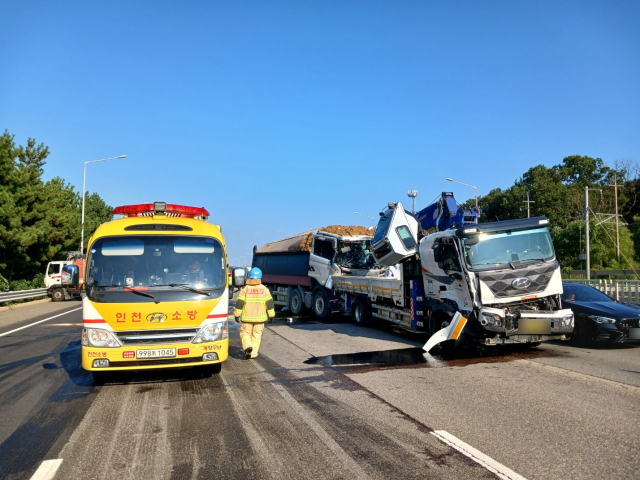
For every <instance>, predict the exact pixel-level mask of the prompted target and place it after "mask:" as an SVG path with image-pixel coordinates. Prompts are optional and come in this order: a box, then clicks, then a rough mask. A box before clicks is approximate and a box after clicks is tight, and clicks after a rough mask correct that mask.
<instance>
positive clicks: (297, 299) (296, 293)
mask: <svg viewBox="0 0 640 480" xmlns="http://www.w3.org/2000/svg"><path fill="white" fill-rule="evenodd" d="M289 303H290V306H291V313H292V314H293V315H300V314H301V313H302V311H303V310H304V300H303V299H302V294H301V293H300V290H299V289H297V288H295V289H294V290H292V292H291V299H290V301H289Z"/></svg>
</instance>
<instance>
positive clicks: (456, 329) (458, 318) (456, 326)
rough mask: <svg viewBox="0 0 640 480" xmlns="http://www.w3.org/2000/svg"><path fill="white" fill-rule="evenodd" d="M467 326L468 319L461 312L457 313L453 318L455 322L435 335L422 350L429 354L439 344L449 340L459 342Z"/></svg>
mask: <svg viewBox="0 0 640 480" xmlns="http://www.w3.org/2000/svg"><path fill="white" fill-rule="evenodd" d="M466 325H467V319H466V318H465V317H463V316H462V315H461V314H460V312H456V314H455V315H454V316H453V320H451V323H450V324H449V325H448V326H447V327H445V328H443V329H442V330H438V331H437V332H436V333H434V334H433V335H432V336H431V338H430V339H429V340H428V341H427V343H425V344H424V347H422V349H423V350H424V351H426V352H427V353H428V352H429V350H431V349H432V348H433V347H435V346H436V345H438V344H439V343H442V342H445V341H447V340H457V339H458V338H459V337H460V335H461V334H462V331H463V330H464V327H465V326H466Z"/></svg>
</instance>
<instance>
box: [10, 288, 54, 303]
mask: <svg viewBox="0 0 640 480" xmlns="http://www.w3.org/2000/svg"><path fill="white" fill-rule="evenodd" d="M46 295H47V289H46V288H36V289H34V290H18V291H16V292H4V293H0V303H5V302H13V301H14V300H27V299H30V298H38V297H44V296H46Z"/></svg>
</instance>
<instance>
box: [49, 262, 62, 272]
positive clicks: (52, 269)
mask: <svg viewBox="0 0 640 480" xmlns="http://www.w3.org/2000/svg"><path fill="white" fill-rule="evenodd" d="M59 273H60V264H59V263H52V264H50V265H49V275H58V274H59Z"/></svg>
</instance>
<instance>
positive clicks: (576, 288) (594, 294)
mask: <svg viewBox="0 0 640 480" xmlns="http://www.w3.org/2000/svg"><path fill="white" fill-rule="evenodd" d="M562 290H563V293H562V295H561V296H560V297H561V298H562V301H563V302H569V303H571V302H613V299H612V298H611V297H609V296H607V295H605V294H604V293H602V292H600V291H598V290H596V289H595V288H593V287H589V286H588V285H572V284H567V283H563V284H562Z"/></svg>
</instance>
